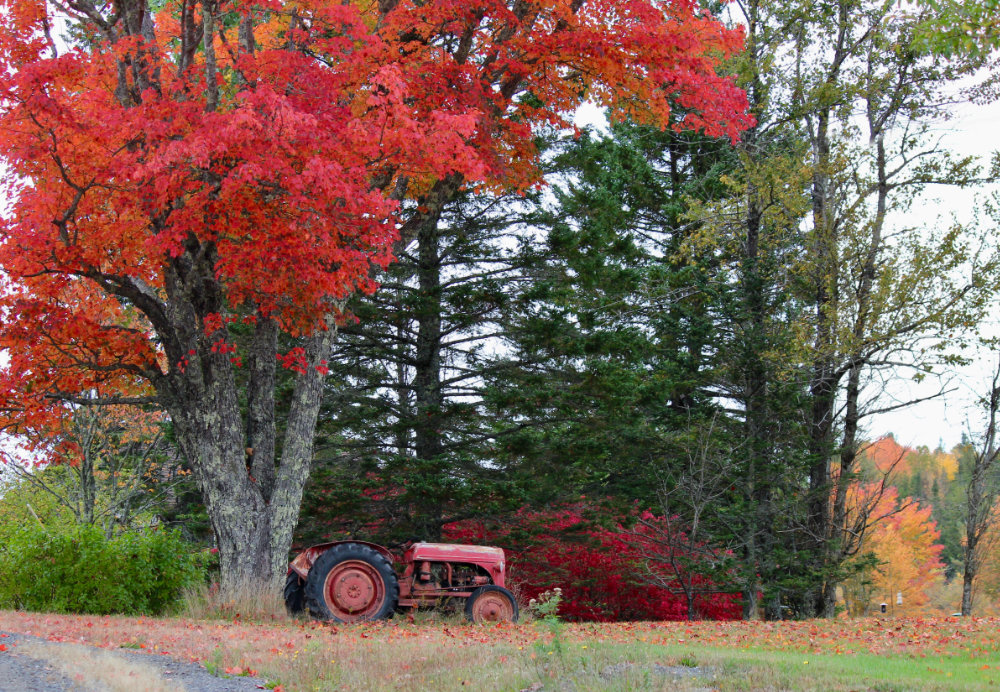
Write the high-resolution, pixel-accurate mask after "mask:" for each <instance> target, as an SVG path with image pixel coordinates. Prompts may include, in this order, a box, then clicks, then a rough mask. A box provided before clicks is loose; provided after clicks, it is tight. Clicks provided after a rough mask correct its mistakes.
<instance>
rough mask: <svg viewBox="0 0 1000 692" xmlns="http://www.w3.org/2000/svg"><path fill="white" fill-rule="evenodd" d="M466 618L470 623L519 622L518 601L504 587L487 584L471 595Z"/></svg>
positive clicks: (466, 606)
mask: <svg viewBox="0 0 1000 692" xmlns="http://www.w3.org/2000/svg"><path fill="white" fill-rule="evenodd" d="M465 617H466V619H468V620H469V622H475V623H477V624H479V623H483V622H517V601H516V600H515V599H514V594H512V593H511V592H510V591H508V590H507V589H505V588H503V587H502V586H496V585H495V584H487V585H486V586H480V587H479V588H478V589H476V590H475V591H473V592H472V593H471V594H470V595H469V599H468V600H467V601H466V602H465Z"/></svg>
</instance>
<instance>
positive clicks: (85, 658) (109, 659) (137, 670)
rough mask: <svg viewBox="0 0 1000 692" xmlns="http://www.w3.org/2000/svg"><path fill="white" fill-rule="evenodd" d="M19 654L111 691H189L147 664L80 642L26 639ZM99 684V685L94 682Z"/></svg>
mask: <svg viewBox="0 0 1000 692" xmlns="http://www.w3.org/2000/svg"><path fill="white" fill-rule="evenodd" d="M17 651H18V653H21V654H24V655H25V656H30V657H31V658H35V659H38V660H40V661H45V662H47V663H50V664H52V665H53V666H55V667H56V668H57V669H58V670H59V672H61V673H62V674H63V675H65V676H66V677H67V678H69V679H70V680H74V681H76V682H78V683H81V684H82V685H85V686H86V687H88V688H91V687H94V686H97V687H103V688H106V689H108V690H110V692H137V691H138V690H142V691H143V692H186V690H185V688H184V686H183V685H180V684H179V683H176V682H173V681H170V680H164V679H163V677H162V676H161V675H160V671H159V670H157V669H156V668H154V667H153V666H148V665H146V664H144V663H136V662H134V661H130V660H127V659H125V658H123V657H121V656H116V655H115V654H113V653H112V652H110V651H102V650H100V649H93V648H91V647H87V646H80V645H79V644H47V643H44V642H27V643H23V644H21V645H19V646H18V647H17ZM95 683H96V685H95Z"/></svg>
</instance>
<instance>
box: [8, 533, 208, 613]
mask: <svg viewBox="0 0 1000 692" xmlns="http://www.w3.org/2000/svg"><path fill="white" fill-rule="evenodd" d="M5 538H6V541H4V542H3V543H2V544H0V608H16V609H21V610H35V611H49V612H57V613H90V614H94V615H105V614H111V613H124V614H139V613H142V614H151V615H152V614H159V613H162V612H164V611H166V610H169V609H171V608H172V607H173V606H175V605H176V604H177V602H178V600H179V598H180V596H181V591H182V590H183V589H184V588H185V587H188V586H193V585H195V584H197V583H198V582H200V581H203V580H204V578H205V576H204V575H205V570H204V566H203V564H202V558H201V556H200V555H199V554H198V553H196V552H195V551H194V550H193V549H192V547H191V546H190V545H189V544H187V543H186V542H185V541H184V540H183V539H181V538H180V536H178V535H177V534H175V533H173V532H170V531H160V530H154V531H146V532H144V533H141V534H140V533H129V534H122V535H121V536H117V537H115V538H112V539H110V540H108V539H107V538H105V536H104V533H103V532H102V531H101V530H100V529H98V528H97V527H94V526H72V527H67V528H59V529H45V528H43V527H41V526H39V525H37V524H28V525H25V526H22V527H20V528H18V529H16V530H14V531H11V532H8V533H7V535H6V536H5Z"/></svg>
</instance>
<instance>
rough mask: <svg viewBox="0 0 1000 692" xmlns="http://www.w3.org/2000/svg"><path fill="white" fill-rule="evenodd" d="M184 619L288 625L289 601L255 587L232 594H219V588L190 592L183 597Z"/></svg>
mask: <svg viewBox="0 0 1000 692" xmlns="http://www.w3.org/2000/svg"><path fill="white" fill-rule="evenodd" d="M182 599H183V600H182V606H181V617H186V618H191V619H193V620H229V621H232V620H235V619H242V620H244V621H250V622H287V621H288V619H289V618H288V614H287V613H286V612H285V601H284V599H283V598H282V596H281V594H280V593H276V592H275V590H274V588H272V587H270V586H267V585H261V584H252V585H249V584H248V585H244V586H241V587H240V588H239V590H237V591H235V592H232V591H228V592H225V593H223V592H221V591H219V588H218V584H212V585H210V586H205V585H202V586H197V587H193V588H190V589H187V590H186V591H185V592H184V594H183V597H182Z"/></svg>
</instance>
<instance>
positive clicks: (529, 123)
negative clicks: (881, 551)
mask: <svg viewBox="0 0 1000 692" xmlns="http://www.w3.org/2000/svg"><path fill="white" fill-rule="evenodd" d="M120 4H121V7H119V6H118V4H115V5H114V6H107V7H105V6H100V7H98V6H95V5H93V4H92V3H90V2H88V1H87V0H68V1H67V3H66V4H65V5H62V4H58V5H54V6H53V7H50V5H49V4H43V5H42V6H40V7H39V6H38V5H37V3H31V2H27V1H26V0H16V1H13V4H12V5H11V7H12V8H13V9H12V10H11V11H10V12H8V13H0V24H2V25H3V28H5V29H6V30H5V31H3V32H0V63H2V66H3V69H0V97H2V102H0V106H2V107H0V147H2V149H0V154H2V156H3V161H4V164H5V165H6V166H7V167H8V168H9V170H10V171H11V174H10V175H9V176H7V177H6V178H5V180H4V182H3V185H4V190H5V191H6V194H7V195H8V196H9V200H10V201H9V204H8V205H7V206H8V207H9V209H5V210H4V216H3V219H2V224H0V270H2V273H0V276H2V278H3V282H4V283H3V291H0V314H2V315H3V317H4V322H3V323H2V324H0V346H2V348H3V349H4V351H5V353H6V354H7V357H8V361H7V362H6V364H5V365H4V366H3V368H2V371H0V417H2V419H0V426H2V430H3V431H4V432H5V433H9V434H13V435H18V436H20V437H21V438H22V439H25V440H28V441H29V443H30V444H31V445H34V447H33V448H32V452H33V453H34V454H36V455H37V458H39V459H42V458H44V459H46V460H63V461H66V460H68V461H71V462H74V463H75V462H77V461H78V460H79V459H80V458H84V459H85V460H86V453H87V450H88V449H90V447H88V445H89V444H90V442H87V441H86V440H84V439H83V438H82V437H80V435H81V433H80V431H85V430H86V428H87V425H86V423H87V416H84V415H82V414H81V412H82V411H90V410H91V409H96V410H104V411H109V412H110V413H109V414H108V416H109V418H110V419H113V420H112V421H111V422H109V423H108V426H109V428H108V429H109V430H110V431H111V433H110V438H109V440H108V442H109V444H107V445H106V448H107V449H115V450H129V451H128V452H127V453H126V452H121V454H123V455H125V456H127V457H129V459H131V461H129V462H128V463H125V464H124V465H121V466H120V467H119V466H114V467H107V468H104V470H102V471H101V473H105V474H107V475H105V476H104V477H102V480H104V481H107V485H108V487H110V488H125V487H127V490H128V492H124V491H123V492H120V493H118V494H116V495H115V498H114V499H112V500H110V501H109V502H108V503H105V504H104V505H101V504H100V503H99V502H96V500H95V499H94V494H95V492H96V491H95V488H96V487H97V485H100V484H95V483H93V482H92V481H93V478H94V476H93V473H92V472H91V471H87V472H86V473H81V474H77V475H79V477H80V479H82V480H81V483H83V484H84V485H86V487H87V488H88V493H90V494H89V495H87V499H86V501H85V502H84V504H83V509H81V510H80V512H78V513H79V514H80V515H81V516H84V517H90V520H89V521H91V522H97V521H98V518H100V520H101V521H102V522H104V526H105V530H106V532H107V533H108V534H109V535H111V534H113V533H114V531H115V530H116V522H118V521H119V519H120V515H126V516H129V517H135V516H138V515H139V514H141V513H142V512H143V511H145V509H144V508H145V507H146V503H145V502H141V503H140V502H139V499H138V498H140V497H143V496H144V494H147V491H148V490H150V489H151V488H150V487H148V486H150V485H153V486H155V485H156V483H157V482H159V481H163V482H164V483H166V485H165V486H163V485H161V486H160V487H161V488H163V489H164V492H166V493H167V494H168V495H169V497H166V498H165V500H166V502H165V505H166V506H167V507H169V508H170V512H173V513H174V516H173V517H171V516H169V515H164V516H165V518H167V519H177V520H180V519H182V518H183V519H184V521H185V522H186V523H187V525H188V526H189V528H190V527H192V526H193V525H192V523H191V519H192V517H198V518H199V519H198V520H199V521H203V522H205V525H206V526H209V527H210V528H211V531H212V534H213V536H214V541H215V544H216V545H217V547H218V551H219V558H218V559H219V563H220V568H221V581H222V583H223V587H224V589H232V590H233V591H236V590H238V589H237V587H240V586H241V585H247V584H272V585H273V583H277V575H279V573H280V572H281V571H282V570H283V566H284V564H285V559H286V557H287V551H288V547H289V545H290V543H291V541H292V529H293V527H294V525H295V518H296V516H297V515H298V516H299V525H298V533H297V538H298V540H299V541H300V542H308V541H312V540H317V539H319V538H321V537H322V538H326V537H332V536H356V537H359V538H372V539H376V540H380V541H386V542H393V541H398V540H402V539H405V538H409V537H419V538H424V539H431V540H433V539H439V538H442V537H447V536H448V535H449V534H448V527H452V530H454V527H455V526H456V525H457V524H459V523H461V522H463V521H464V522H478V525H479V526H487V525H490V524H492V525H494V526H502V525H503V524H504V522H505V521H506V520H507V518H509V517H513V516H515V514H517V513H519V512H520V513H521V515H522V516H527V515H530V516H533V517H536V518H537V516H539V515H538V512H544V511H547V510H551V511H556V512H561V511H564V510H565V508H567V507H570V506H573V507H574V508H579V507H580V506H581V503H585V504H586V505H587V506H588V508H589V509H591V510H593V512H591V514H593V515H594V516H595V517H596V521H597V522H598V523H600V521H602V519H601V517H604V520H605V521H606V522H612V521H617V520H618V519H619V518H622V517H631V518H632V519H633V520H635V519H639V520H640V524H641V521H642V520H643V519H642V517H644V516H646V515H643V514H642V512H644V511H645V510H650V511H652V512H653V513H654V515H655V517H654V518H655V521H654V520H650V522H651V523H650V524H648V525H644V526H645V528H644V529H643V530H645V531H650V532H654V533H655V532H656V531H660V530H666V529H663V527H664V526H668V527H669V530H668V533H669V532H674V533H676V534H677V535H680V534H683V536H684V537H685V538H684V541H686V543H685V546H686V547H685V550H688V551H689V552H690V551H704V554H706V555H711V556H712V558H711V561H712V562H713V564H715V563H716V562H719V563H720V564H721V563H723V562H724V566H721V567H720V566H719V565H716V566H715V568H713V569H714V571H713V573H712V575H711V579H712V580H714V581H713V582H712V584H710V586H711V587H712V588H713V589H716V590H718V589H722V588H725V589H726V590H728V591H729V592H733V591H735V592H739V593H741V594H742V601H743V611H744V615H745V616H746V617H764V618H779V617H782V616H783V615H784V614H786V613H788V612H794V613H796V614H798V615H800V616H830V615H832V614H833V613H834V611H835V607H836V601H837V591H838V586H840V585H842V584H844V583H846V582H847V581H848V580H850V579H852V578H855V577H856V576H857V574H858V571H859V570H863V569H865V568H866V567H870V566H871V563H870V561H869V562H867V563H866V562H865V561H864V560H863V559H861V558H862V557H863V555H864V552H865V546H864V543H863V541H864V538H865V536H866V533H867V532H868V531H869V530H870V529H871V528H872V526H873V524H875V523H876V522H878V521H879V520H881V519H885V518H886V517H885V515H884V513H883V511H882V509H881V508H883V507H885V506H886V503H885V502H883V499H884V495H885V492H886V491H887V490H886V489H887V487H888V486H887V484H886V475H887V473H888V472H889V470H891V469H887V468H886V467H879V466H877V465H874V466H873V465H865V464H862V463H861V460H860V456H859V454H860V452H861V451H862V449H863V447H864V444H865V442H864V437H865V421H866V419H867V418H868V417H870V416H872V415H874V414H876V413H878V412H879V411H884V410H889V409H893V408H898V407H901V406H905V405H907V404H908V403H911V402H899V401H896V400H890V399H887V398H885V397H884V396H883V391H884V387H885V385H886V383H887V382H890V381H891V380H892V379H893V378H906V377H911V376H912V377H926V376H928V375H930V374H934V373H938V372H941V371H942V370H943V369H945V368H947V367H949V366H951V365H953V364H955V363H957V362H959V361H960V360H961V358H962V356H961V346H963V345H964V344H965V342H966V341H970V340H972V339H973V338H974V336H975V332H976V328H977V326H978V325H979V323H980V322H981V320H982V319H983V316H984V314H986V313H987V312H988V311H989V310H990V309H991V307H992V305H993V304H995V298H996V295H995V286H996V285H997V264H996V262H997V256H996V252H995V242H993V241H994V236H995V224H996V220H997V219H996V218H994V216H995V214H994V212H995V208H994V207H993V206H991V205H989V204H984V206H983V208H982V213H981V214H980V215H979V218H978V219H977V220H975V221H973V222H970V224H969V225H965V226H963V225H962V224H960V223H958V222H957V221H954V220H952V219H949V218H944V217H942V216H941V215H939V214H937V213H936V211H935V202H934V199H935V195H938V194H939V195H945V196H946V195H947V194H948V191H949V190H952V189H958V188H971V187H975V186H979V185H981V184H983V183H986V182H989V181H992V180H994V179H995V177H996V175H997V172H998V171H997V170H996V169H995V168H996V167H994V168H990V167H989V166H988V162H985V161H980V160H976V159H974V158H971V157H963V156H957V155H954V154H952V153H951V152H949V151H947V150H946V149H944V148H942V147H941V146H940V139H939V129H940V128H941V127H942V125H943V124H944V123H946V120H947V117H948V115H949V109H950V108H951V106H952V105H953V104H954V102H955V101H956V99H964V98H966V97H967V96H968V93H971V92H967V91H962V89H969V88H970V87H969V85H970V84H972V83H973V82H974V81H975V79H976V78H978V76H981V74H982V73H981V72H978V71H979V70H980V69H981V68H983V67H986V68H987V69H992V68H993V67H994V66H993V65H991V64H990V63H989V59H990V58H989V54H988V51H986V50H983V51H975V52H971V53H961V54H958V53H959V52H958V51H952V54H951V55H944V53H947V52H948V51H940V50H939V51H938V52H936V53H935V52H934V51H932V50H931V48H934V46H933V45H932V44H933V41H928V35H932V34H933V32H934V31H937V30H938V29H939V23H940V21H942V17H943V16H944V15H942V14H940V13H937V12H935V11H932V9H927V8H923V7H922V6H921V7H905V8H901V7H898V6H896V5H894V4H892V3H882V4H880V3H876V2H873V1H871V0H830V1H828V2H813V1H812V0H767V1H766V2H765V1H759V0H746V1H744V2H740V3H735V4H726V5H723V4H716V3H712V2H709V3H707V4H706V6H704V7H696V6H695V5H694V4H691V3H687V2H685V1H684V0H676V2H664V3H654V2H646V1H645V0H637V1H636V2H631V3H624V4H621V5H620V6H619V5H615V4H614V3H607V2H602V1H598V0H572V1H567V0H551V2H537V3H536V2H521V1H520V0H517V1H516V2H511V3H507V2H500V1H499V0H497V1H493V0H486V1H484V2H482V3H481V5H482V6H481V7H480V6H479V5H476V7H472V8H466V7H456V6H455V5H454V3H449V2H431V1H429V2H426V3H406V2H394V1H392V2H384V3H383V2H380V3H376V4H371V3H340V2H331V1H329V0H308V1H307V2H300V3H292V4H288V5H287V6H286V4H285V3H280V2H278V3H271V4H268V5H266V6H264V5H261V6H258V5H254V4H252V3H251V4H247V5H243V4H239V3H234V4H227V3H215V2H210V1H208V0H202V1H201V2H198V1H197V0H181V1H180V2H172V1H171V2H168V3H166V4H162V3H150V2H148V1H147V0H123V1H122V3H120ZM154 5H155V6H154ZM161 5H162V7H161ZM272 5H273V6H272ZM611 10H613V11H611ZM50 14H51V17H50ZM715 17H720V18H722V19H723V21H724V22H725V23H726V24H728V27H726V26H723V25H722V24H720V23H719V22H717V21H716V19H715ZM56 19H58V23H57V22H56ZM53 26H59V27H63V26H65V27H68V30H69V35H68V36H67V37H64V38H63V39H62V40H65V41H67V42H68V43H70V44H71V45H72V49H71V50H70V51H68V52H67V51H65V50H63V47H62V45H61V44H59V45H57V43H58V42H57V41H55V40H54V39H53V36H52V27H53ZM227 32H229V33H230V34H232V36H231V37H228V38H227ZM741 34H742V38H743V39H744V41H743V43H742V48H741V47H740V46H741V43H740V39H741ZM737 86H738V87H739V89H737V88H736V87H737ZM971 88H973V90H974V91H975V88H974V87H971ZM743 92H745V94H746V99H745V100H744V96H743ZM975 94H976V95H977V97H980V98H987V97H988V96H989V88H988V86H987V87H986V88H981V89H979V90H978V91H975ZM587 101H594V102H599V103H600V105H601V106H602V107H605V108H607V109H608V113H609V114H610V116H611V120H612V123H613V124H612V125H610V126H609V127H608V128H606V129H605V128H600V127H598V128H595V129H592V130H585V131H583V132H571V131H567V129H566V125H567V121H566V118H567V117H569V116H570V114H572V113H573V112H574V111H575V110H576V109H577V108H578V107H579V106H580V105H581V104H582V103H585V102H587ZM747 113H749V115H750V116H751V117H749V118H748V117H747ZM390 254H391V255H394V258H395V261H393V262H391V263H390V261H389V260H390ZM376 282H377V284H378V286H377V290H376V285H375V284H376ZM111 405H114V406H115V407H125V406H136V407H141V408H142V410H143V411H144V412H145V413H147V414H148V416H149V418H148V420H147V421H146V422H145V425H146V426H147V427H149V428H156V429H157V430H160V431H162V437H152V438H151V439H150V441H149V444H148V445H147V446H145V447H143V445H142V444H139V443H135V440H133V439H132V437H131V433H129V432H128V430H127V428H128V426H127V425H126V424H124V423H122V421H123V420H125V419H127V416H126V415H122V414H121V413H120V409H118V408H109V407H110V406H111ZM87 415H88V416H90V418H89V420H91V421H95V422H96V421H98V420H99V419H100V418H101V417H100V416H96V415H93V414H87ZM77 416H78V417H79V419H80V420H75V421H74V417H77ZM314 432H315V434H314ZM991 439H992V438H991ZM133 443H134V444H133ZM994 451H995V450H994V449H993V446H992V445H987V448H986V449H985V450H984V453H983V454H981V455H980V457H981V458H982V459H989V460H992V459H993V458H995V454H994V453H993V452H994ZM109 454H110V453H109ZM115 454H118V452H115ZM105 456H106V455H105ZM95 458H96V457H95ZM136 459H138V460H139V461H136ZM179 460H182V461H179ZM95 463H96V462H95ZM181 463H183V464H186V465H187V468H189V469H190V470H191V471H192V472H193V477H194V479H195V482H196V483H197V489H196V490H195V489H194V488H192V487H185V486H186V484H188V485H190V484H189V483H188V482H187V481H185V477H184V475H183V474H181V475H178V468H179V464H181ZM990 464H992V461H990ZM990 464H986V465H985V466H990ZM310 466H311V471H310ZM981 466H982V465H981ZM85 468H87V469H93V468H97V466H95V465H91V464H90V462H89V461H87V464H86V465H85ZM990 468H992V466H990ZM109 469H110V470H109ZM150 469H157V470H156V471H155V473H159V474H160V475H161V476H162V478H154V477H153V476H154V475H155V473H154V472H152V471H150ZM126 471H127V473H126ZM310 473H311V480H310V481H309V484H308V486H307V487H306V492H305V499H304V502H303V505H302V511H301V512H299V503H300V500H301V498H302V491H303V484H304V483H305V482H306V477H307V475H308V474H310ZM984 473H985V472H984ZM973 475H975V474H973ZM68 477H70V478H71V479H72V478H73V477H74V475H73V474H68ZM123 479H124V480H123ZM122 484H124V485H122ZM859 488H865V489H867V490H865V491H864V492H861V491H859ZM870 489H874V490H870ZM91 491H94V492H91ZM992 492H993V490H992V489H990V490H988V491H985V495H984V496H988V497H992V495H991V494H990V493H992ZM50 494H51V493H50ZM196 498H197V499H196ZM199 502H201V503H204V504H203V505H201V508H203V509H204V512H202V511H201V508H200V507H199ZM95 503H96V504H95ZM76 511H77V510H76V509H74V512H76ZM569 511H570V510H565V512H569ZM572 511H573V512H576V509H573V510H572ZM542 516H544V515H542ZM650 516H653V515H650ZM612 518H613V519H612ZM574 521H575V520H574ZM664 522H665V523H664ZM120 523H122V524H125V523H128V522H127V521H125V520H122V521H121V522H120ZM201 528H204V526H202V527H201ZM605 528H607V527H605ZM671 535H673V534H671ZM667 540H674V539H673V538H672V537H670V536H668V538H667ZM716 558H718V559H716ZM689 604H690V602H689ZM689 612H690V610H689Z"/></svg>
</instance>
